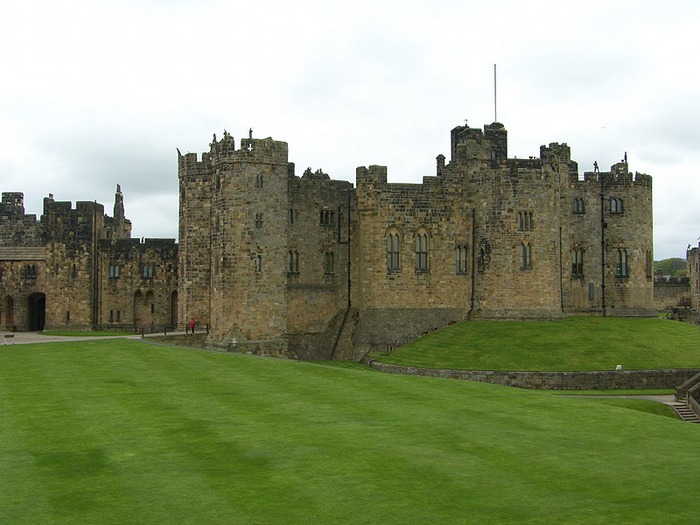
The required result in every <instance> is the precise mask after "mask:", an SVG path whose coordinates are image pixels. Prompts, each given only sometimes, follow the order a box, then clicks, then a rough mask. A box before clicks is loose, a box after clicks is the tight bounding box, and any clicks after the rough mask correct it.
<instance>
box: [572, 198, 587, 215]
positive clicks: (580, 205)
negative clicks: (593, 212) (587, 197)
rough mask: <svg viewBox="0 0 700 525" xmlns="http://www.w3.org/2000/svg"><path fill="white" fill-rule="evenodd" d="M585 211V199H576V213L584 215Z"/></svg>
mask: <svg viewBox="0 0 700 525" xmlns="http://www.w3.org/2000/svg"><path fill="white" fill-rule="evenodd" d="M584 211H585V210H584V207H583V199H580V198H578V197H574V213H583V212H584Z"/></svg>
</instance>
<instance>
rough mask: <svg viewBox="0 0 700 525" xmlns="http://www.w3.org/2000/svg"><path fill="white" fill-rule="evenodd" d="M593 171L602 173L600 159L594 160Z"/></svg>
mask: <svg viewBox="0 0 700 525" xmlns="http://www.w3.org/2000/svg"><path fill="white" fill-rule="evenodd" d="M593 173H600V168H599V167H598V161H597V160H594V161H593Z"/></svg>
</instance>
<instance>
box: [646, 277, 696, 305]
mask: <svg viewBox="0 0 700 525" xmlns="http://www.w3.org/2000/svg"><path fill="white" fill-rule="evenodd" d="M677 306H686V307H689V306H691V293H690V279H689V278H688V277H655V278H654V308H656V310H658V311H659V312H664V311H665V312H669V311H671V310H672V309H673V308H675V307H677Z"/></svg>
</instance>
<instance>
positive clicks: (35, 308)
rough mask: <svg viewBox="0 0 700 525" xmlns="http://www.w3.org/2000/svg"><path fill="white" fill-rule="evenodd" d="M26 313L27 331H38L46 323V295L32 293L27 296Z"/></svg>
mask: <svg viewBox="0 0 700 525" xmlns="http://www.w3.org/2000/svg"><path fill="white" fill-rule="evenodd" d="M27 313H28V314H29V326H28V328H29V331H30V332H40V331H41V330H43V329H44V324H45V323H46V295H44V294H43V293H33V294H32V295H30V296H29V297H28V298H27Z"/></svg>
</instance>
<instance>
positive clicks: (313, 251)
mask: <svg viewBox="0 0 700 525" xmlns="http://www.w3.org/2000/svg"><path fill="white" fill-rule="evenodd" d="M178 179H179V192H180V199H179V232H178V233H179V244H175V242H174V241H173V240H151V239H146V240H145V241H144V242H139V241H138V240H132V239H131V238H130V235H131V223H130V222H129V221H128V220H127V219H126V218H125V217H124V209H123V203H122V196H121V192H120V190H119V188H118V187H117V193H116V196H115V206H114V213H113V216H112V217H109V216H107V215H105V214H104V210H103V208H102V206H101V205H99V204H96V203H84V202H79V203H77V205H76V208H75V209H72V207H71V204H70V203H61V202H54V201H53V199H52V198H51V197H49V198H47V199H45V200H44V213H43V215H42V216H41V219H40V220H38V221H37V220H36V217H34V216H29V215H26V214H25V213H24V207H23V202H22V194H17V193H4V194H3V199H2V207H0V220H1V221H2V222H0V272H1V274H0V297H2V305H1V308H2V309H1V310H0V315H1V316H2V317H0V325H1V326H2V327H16V328H17V329H20V330H33V329H40V328H42V327H43V326H44V325H45V326H47V327H53V328H66V327H72V326H76V327H77V326H80V327H84V328H93V327H100V328H105V327H110V326H115V327H116V326H121V327H129V328H134V327H135V328H137V329H139V328H143V329H144V330H148V329H150V328H151V327H153V328H154V329H157V328H162V327H170V326H180V327H182V326H184V323H185V322H186V320H187V319H190V318H192V317H194V318H195V319H197V321H198V323H199V324H200V326H204V325H206V326H208V327H209V335H208V339H207V344H209V345H211V346H215V347H219V348H225V349H229V350H235V351H245V352H252V353H263V354H272V355H282V356H288V357H296V358H355V359H358V358H359V357H361V356H362V355H364V354H365V353H366V352H368V351H370V350H376V349H384V348H386V347H393V346H396V345H400V344H403V343H405V342H407V341H410V340H412V339H414V338H415V337H417V336H419V335H421V334H422V333H425V332H428V331H431V330H434V329H437V328H440V327H443V326H446V325H448V324H450V323H453V322H457V321H460V320H464V319H470V318H498V319H556V318H560V317H563V316H565V315H570V314H586V315H653V314H654V313H655V310H654V297H653V296H654V292H653V287H654V281H653V271H652V264H653V251H652V228H653V225H652V224H653V221H652V204H651V203H652V184H651V177H650V176H648V175H644V174H640V173H631V172H630V171H629V168H628V164H627V160H626V159H623V160H622V161H621V162H618V163H616V164H614V165H613V166H612V167H611V168H610V171H599V170H598V169H597V167H596V169H594V171H591V172H585V173H583V174H579V172H578V165H577V164H576V162H574V161H572V160H571V157H570V150H569V147H568V146H567V145H566V144H558V143H552V144H550V145H549V146H542V147H541V148H540V152H539V158H535V157H531V158H529V159H514V158H509V157H508V141H507V132H506V130H505V128H504V126H503V125H502V124H500V123H497V122H496V123H492V124H489V125H486V126H484V128H483V129H476V128H469V127H467V126H459V127H456V128H454V129H453V130H452V131H451V147H450V152H449V159H448V158H446V157H445V156H443V155H438V157H437V159H436V167H435V173H434V174H432V175H430V176H426V177H424V178H423V182H422V183H421V184H403V183H402V184H397V183H391V182H389V179H388V173H387V168H386V167H384V166H369V167H360V168H357V171H356V185H355V186H353V185H352V184H351V183H349V182H345V181H339V180H332V179H331V178H330V177H329V176H328V175H327V174H325V173H323V172H322V171H321V170H315V171H312V170H311V169H306V170H305V171H304V172H303V173H302V174H301V175H300V176H299V175H297V173H296V168H295V165H294V164H293V163H292V162H290V161H289V158H288V148H287V144H286V143H285V142H280V141H275V140H273V139H271V138H265V139H257V138H253V137H252V133H251V134H250V136H249V137H248V138H243V139H241V140H240V141H239V143H238V144H236V141H235V140H234V138H233V137H232V136H231V135H229V134H228V133H227V132H224V135H223V137H222V138H221V139H219V140H217V139H216V137H214V140H213V141H212V143H211V145H210V150H209V152H207V153H204V154H203V155H202V156H201V158H199V157H198V156H197V154H194V153H188V154H186V155H181V154H180V153H179V152H178Z"/></svg>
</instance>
